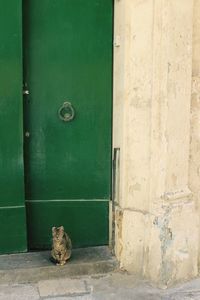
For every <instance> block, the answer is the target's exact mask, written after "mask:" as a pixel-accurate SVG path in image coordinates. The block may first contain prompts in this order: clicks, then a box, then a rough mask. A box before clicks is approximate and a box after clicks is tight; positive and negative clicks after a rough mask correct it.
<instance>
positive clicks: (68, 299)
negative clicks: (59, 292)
mask: <svg viewBox="0 0 200 300" xmlns="http://www.w3.org/2000/svg"><path fill="white" fill-rule="evenodd" d="M93 299H94V298H93V297H92V296H91V295H84V296H74V297H68V296H65V297H50V298H45V300H93ZM102 300H106V299H102Z"/></svg>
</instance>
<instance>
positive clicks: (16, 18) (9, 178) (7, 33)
mask: <svg viewBox="0 0 200 300" xmlns="http://www.w3.org/2000/svg"><path fill="white" fill-rule="evenodd" d="M21 8H22V4H21V0H16V1H12V0H2V1H1V9H0V28H1V44H0V82H1V83H0V138H1V142H0V191H1V195H0V223H1V231H0V253H10V252H17V251H25V250H26V226H25V223H26V221H25V208H24V175H23V124H22V123H23V114H22V11H21Z"/></svg>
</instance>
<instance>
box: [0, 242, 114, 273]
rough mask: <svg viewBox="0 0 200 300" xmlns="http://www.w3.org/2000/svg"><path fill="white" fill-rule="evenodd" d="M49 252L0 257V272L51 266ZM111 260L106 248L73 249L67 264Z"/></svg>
mask: <svg viewBox="0 0 200 300" xmlns="http://www.w3.org/2000/svg"><path fill="white" fill-rule="evenodd" d="M49 258H50V251H40V252H27V253H18V254H8V255H0V270H16V269H20V270H21V269H27V268H35V267H36V268H37V267H48V266H52V265H53V264H52V262H51V261H50V259H49ZM110 259H113V257H112V255H111V252H110V250H109V248H108V247H104V246H103V247H89V248H82V249H73V251H72V257H71V259H70V260H69V262H68V263H67V264H68V265H71V264H79V263H84V262H86V263H87V262H90V263H91V262H96V261H99V262H100V261H105V260H110Z"/></svg>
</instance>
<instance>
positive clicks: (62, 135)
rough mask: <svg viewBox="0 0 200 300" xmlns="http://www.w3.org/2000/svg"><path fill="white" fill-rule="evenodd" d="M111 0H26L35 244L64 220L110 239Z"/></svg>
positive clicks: (84, 233)
mask: <svg viewBox="0 0 200 300" xmlns="http://www.w3.org/2000/svg"><path fill="white" fill-rule="evenodd" d="M112 10H113V1H112V0H85V1H83V0H59V1H58V0H42V1H41V0H26V1H24V11H23V15H24V89H25V92H24V93H25V95H24V135H25V190H26V206H27V223H28V240H29V248H30V249H45V248H49V247H50V240H51V227H52V226H59V225H64V227H65V229H66V231H67V232H68V233H69V234H70V235H71V238H72V242H73V245H74V246H75V247H80V246H92V245H103V244H107V243H108V227H109V226H108V221H109V220H108V212H109V200H110V197H111V121H112V120H111V116H112Z"/></svg>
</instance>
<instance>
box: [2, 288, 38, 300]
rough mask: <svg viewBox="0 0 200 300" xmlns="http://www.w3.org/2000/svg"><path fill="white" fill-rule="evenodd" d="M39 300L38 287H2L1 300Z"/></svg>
mask: <svg viewBox="0 0 200 300" xmlns="http://www.w3.org/2000/svg"><path fill="white" fill-rule="evenodd" d="M22 299H24V300H38V299H40V296H39V293H38V289H37V286H36V285H34V286H33V285H0V300H22Z"/></svg>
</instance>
